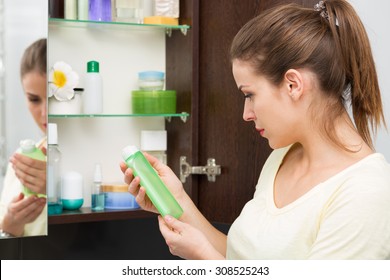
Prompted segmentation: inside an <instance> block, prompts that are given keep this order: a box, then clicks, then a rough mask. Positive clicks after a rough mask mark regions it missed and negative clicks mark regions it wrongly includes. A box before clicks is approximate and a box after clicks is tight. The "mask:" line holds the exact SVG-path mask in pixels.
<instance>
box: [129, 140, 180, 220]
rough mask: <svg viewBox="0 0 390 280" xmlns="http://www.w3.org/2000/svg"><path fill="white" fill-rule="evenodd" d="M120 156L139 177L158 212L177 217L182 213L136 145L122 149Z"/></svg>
mask: <svg viewBox="0 0 390 280" xmlns="http://www.w3.org/2000/svg"><path fill="white" fill-rule="evenodd" d="M122 157H123V159H124V161H125V162H126V164H127V166H128V167H130V168H131V169H133V173H134V176H138V177H139V178H140V180H141V182H140V185H141V186H143V187H144V188H145V190H146V194H147V195H148V197H149V198H150V200H151V201H152V203H153V205H154V206H155V207H156V208H157V210H158V211H159V212H160V214H161V215H162V216H163V217H164V216H165V215H170V216H172V217H175V218H176V219H178V218H179V217H180V216H181V215H182V214H183V209H182V208H181V207H180V205H179V204H178V203H177V201H176V199H175V198H174V197H173V195H172V194H171V192H170V191H169V190H168V188H167V187H166V186H165V184H164V182H163V181H162V180H161V178H160V177H159V176H158V174H157V172H156V171H155V170H154V169H153V167H152V166H151V165H150V163H149V161H148V160H147V159H146V158H145V157H144V155H143V154H142V152H141V151H139V150H138V148H137V147H136V146H127V147H125V148H124V149H123V150H122Z"/></svg>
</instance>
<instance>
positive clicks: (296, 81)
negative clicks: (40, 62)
mask: <svg viewBox="0 0 390 280" xmlns="http://www.w3.org/2000/svg"><path fill="white" fill-rule="evenodd" d="M284 83H285V85H286V87H287V88H288V95H289V96H290V97H291V98H292V100H293V101H298V100H299V99H300V98H301V97H302V94H303V88H304V79H303V76H302V74H301V73H300V72H299V71H298V70H295V69H289V70H287V72H286V74H285V75H284Z"/></svg>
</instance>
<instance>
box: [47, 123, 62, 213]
mask: <svg viewBox="0 0 390 280" xmlns="http://www.w3.org/2000/svg"><path fill="white" fill-rule="evenodd" d="M47 131H48V138H47V143H48V148H47V158H48V160H47V203H48V214H49V215H57V214H61V213H62V200H61V180H60V179H61V175H60V163H61V152H60V150H59V148H58V135H57V124H55V123H49V124H48V128H47Z"/></svg>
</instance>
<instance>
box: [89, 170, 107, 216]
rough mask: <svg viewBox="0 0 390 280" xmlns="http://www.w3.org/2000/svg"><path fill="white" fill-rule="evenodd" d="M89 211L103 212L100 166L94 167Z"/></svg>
mask: <svg viewBox="0 0 390 280" xmlns="http://www.w3.org/2000/svg"><path fill="white" fill-rule="evenodd" d="M91 210H93V211H103V210H104V193H103V192H102V169H101V167H100V164H96V165H95V173H94V175H93V183H92V190H91Z"/></svg>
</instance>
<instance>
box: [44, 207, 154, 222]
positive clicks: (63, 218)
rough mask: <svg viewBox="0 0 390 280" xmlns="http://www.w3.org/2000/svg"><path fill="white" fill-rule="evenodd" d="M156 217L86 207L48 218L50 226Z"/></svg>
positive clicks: (146, 213) (140, 213)
mask: <svg viewBox="0 0 390 280" xmlns="http://www.w3.org/2000/svg"><path fill="white" fill-rule="evenodd" d="M155 216H156V214H154V213H151V212H146V211H144V210H141V209H131V210H104V211H92V210H91V208H89V207H85V208H80V209H79V210H74V211H69V210H64V211H63V212H62V213H61V214H59V215H51V216H48V221H49V225H59V224H71V223H86V222H99V221H112V220H125V219H137V218H149V217H155Z"/></svg>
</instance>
